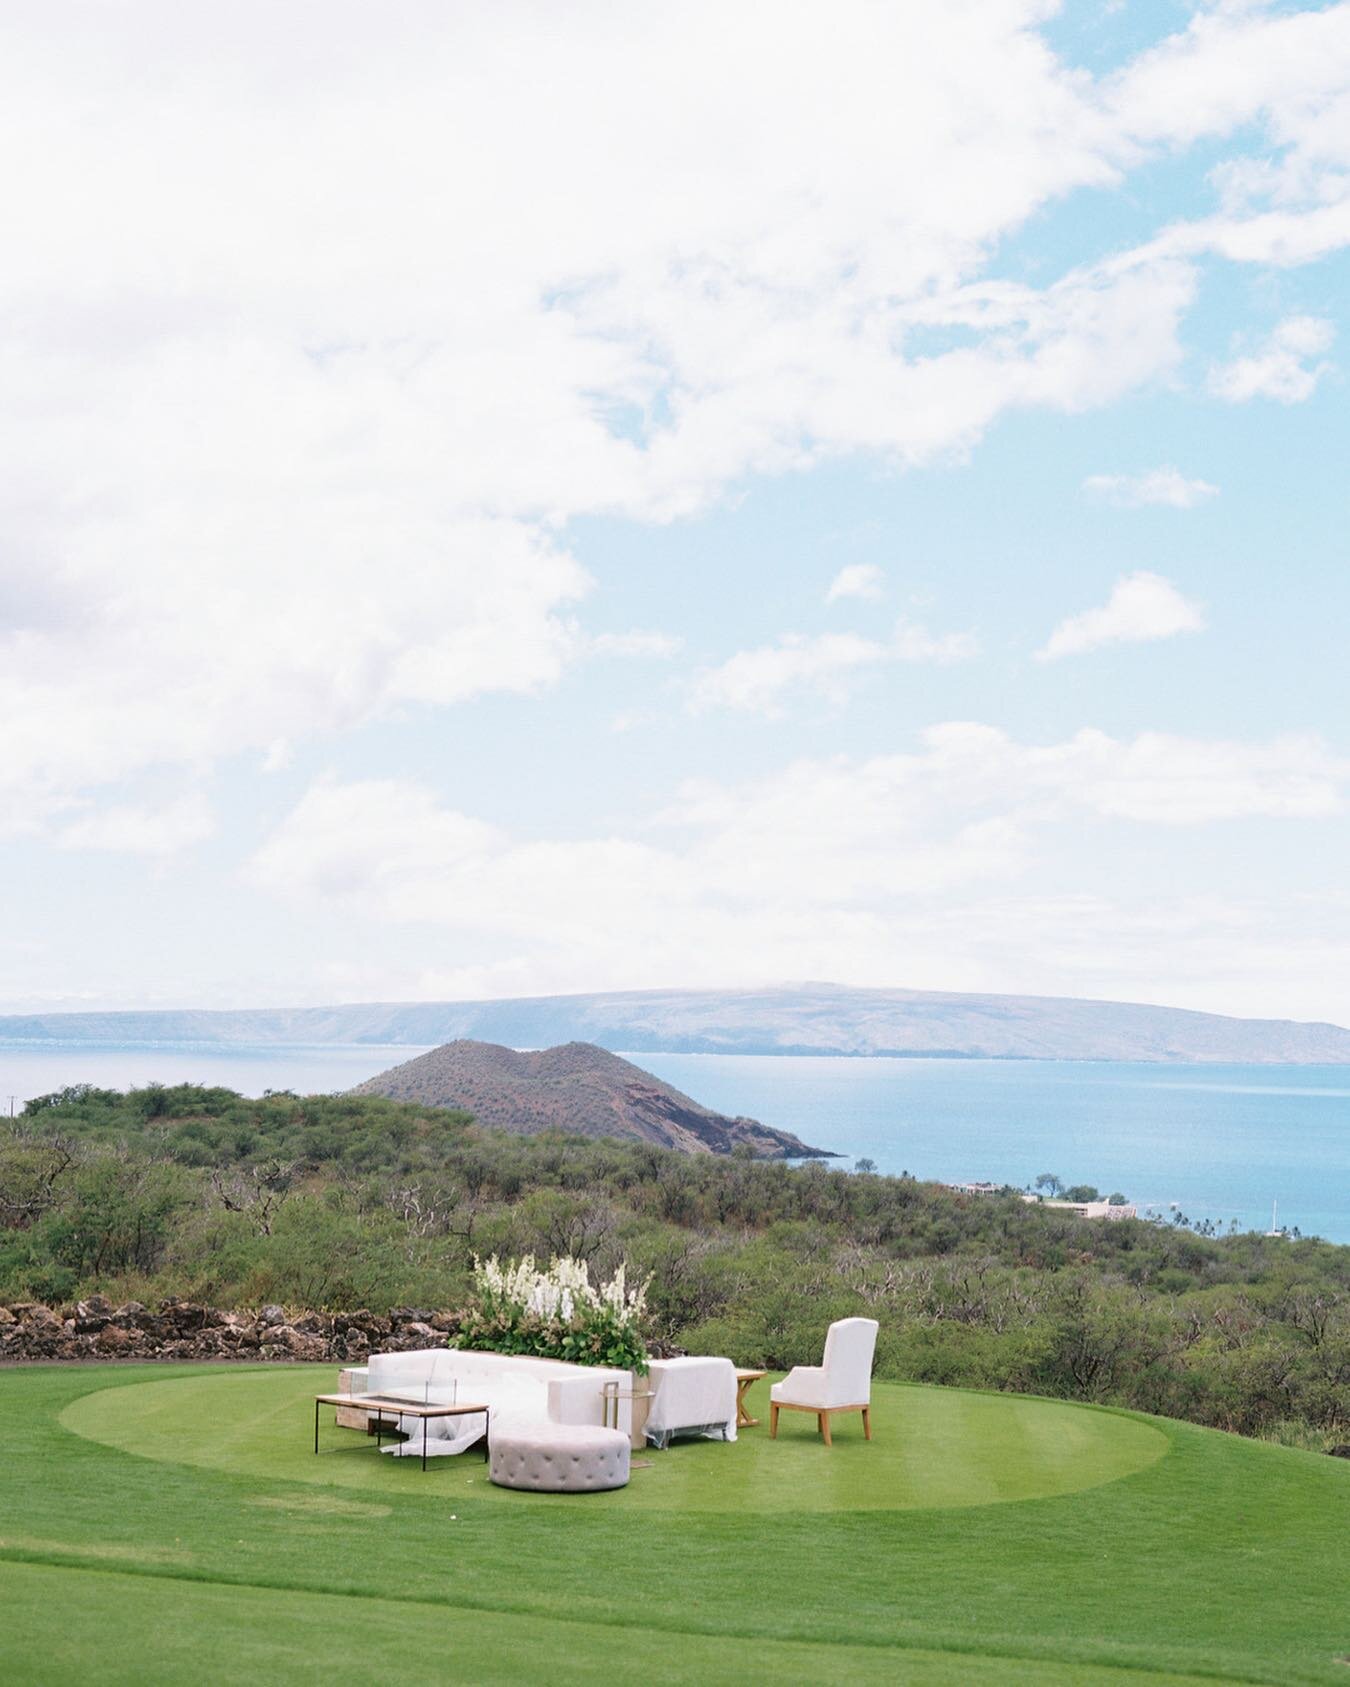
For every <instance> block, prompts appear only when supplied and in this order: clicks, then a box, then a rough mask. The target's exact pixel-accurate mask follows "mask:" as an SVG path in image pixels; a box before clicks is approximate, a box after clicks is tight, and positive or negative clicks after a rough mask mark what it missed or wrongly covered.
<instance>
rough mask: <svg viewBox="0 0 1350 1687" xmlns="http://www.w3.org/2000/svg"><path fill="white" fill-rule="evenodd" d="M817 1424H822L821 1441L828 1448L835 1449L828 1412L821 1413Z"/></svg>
mask: <svg viewBox="0 0 1350 1687" xmlns="http://www.w3.org/2000/svg"><path fill="white" fill-rule="evenodd" d="M817 1422H818V1423H819V1424H820V1435H821V1439H822V1440H823V1441H824V1443H825V1445H826V1446H827V1447H833V1445H834V1442H833V1441H832V1440H831V1439H830V1414H829V1413H828V1412H821V1413H820V1414H819V1417H818V1418H817Z"/></svg>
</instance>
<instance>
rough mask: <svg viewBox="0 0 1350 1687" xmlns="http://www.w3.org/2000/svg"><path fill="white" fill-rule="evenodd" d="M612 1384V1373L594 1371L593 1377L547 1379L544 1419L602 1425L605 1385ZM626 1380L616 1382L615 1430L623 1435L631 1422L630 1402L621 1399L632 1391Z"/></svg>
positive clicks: (613, 1378) (628, 1381)
mask: <svg viewBox="0 0 1350 1687" xmlns="http://www.w3.org/2000/svg"><path fill="white" fill-rule="evenodd" d="M615 1380H616V1373H615V1372H613V1371H597V1372H596V1373H595V1374H594V1376H578V1377H551V1378H550V1379H549V1385H548V1415H549V1417H550V1419H551V1420H552V1421H553V1422H554V1423H591V1424H602V1423H604V1421H605V1384H606V1383H607V1382H613V1381H615ZM632 1386H633V1385H632V1382H631V1380H630V1379H628V1378H626V1377H625V1378H623V1379H622V1380H620V1381H619V1393H620V1396H621V1398H620V1400H619V1422H618V1427H619V1428H620V1429H622V1430H623V1431H624V1432H625V1433H627V1431H628V1429H629V1426H630V1424H631V1422H632V1410H633V1408H632V1402H631V1401H630V1400H626V1399H623V1398H622V1396H623V1395H625V1394H628V1393H630V1392H631V1391H632Z"/></svg>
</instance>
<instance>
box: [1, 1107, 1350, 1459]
mask: <svg viewBox="0 0 1350 1687" xmlns="http://www.w3.org/2000/svg"><path fill="white" fill-rule="evenodd" d="M494 1252H498V1253H501V1254H503V1255H506V1254H521V1253H527V1252H529V1253H535V1254H538V1255H541V1256H544V1257H547V1256H550V1255H552V1254H572V1255H575V1256H576V1257H578V1258H580V1259H583V1260H585V1261H587V1262H588V1263H589V1264H591V1265H592V1266H593V1267H594V1268H595V1269H596V1270H597V1271H599V1272H601V1273H604V1274H606V1275H608V1274H609V1273H610V1272H611V1271H612V1270H613V1269H615V1268H616V1267H617V1266H618V1265H619V1264H620V1263H624V1262H626V1264H627V1266H628V1270H629V1275H630V1278H632V1279H634V1280H637V1279H638V1278H640V1277H642V1276H645V1275H646V1274H647V1273H649V1272H650V1273H651V1274H652V1283H651V1290H650V1295H649V1308H650V1313H651V1318H652V1329H653V1335H654V1336H655V1337H656V1339H658V1340H659V1341H662V1342H666V1343H672V1344H676V1345H679V1346H684V1347H688V1348H690V1349H693V1350H701V1351H717V1352H723V1353H727V1354H730V1355H731V1356H732V1357H734V1358H735V1359H736V1360H738V1361H739V1362H741V1363H745V1364H759V1365H765V1366H769V1367H775V1368H776V1367H783V1366H787V1365H791V1364H797V1363H802V1362H811V1361H814V1360H816V1359H817V1358H818V1353H819V1346H820V1339H821V1332H822V1331H823V1329H824V1326H825V1324H826V1323H827V1322H828V1321H829V1320H830V1319H831V1318H834V1317H838V1316H842V1315H844V1314H847V1313H850V1312H857V1311H860V1310H865V1311H867V1312H868V1313H870V1314H871V1315H873V1316H875V1317H877V1318H879V1319H880V1321H881V1326H882V1334H881V1339H880V1342H879V1345H878V1372H879V1374H881V1375H883V1376H889V1377H893V1378H898V1379H908V1380H916V1381H930V1382H943V1383H962V1384H969V1385H971V1386H975V1387H985V1388H1004V1389H1014V1390H1022V1391H1032V1392H1037V1393H1043V1394H1052V1395H1058V1396H1062V1397H1065V1398H1070V1399H1078V1400H1093V1401H1103V1402H1115V1403H1120V1404H1125V1405H1131V1406H1136V1407H1139V1408H1142V1409H1144V1410H1147V1411H1153V1412H1161V1413H1164V1414H1168V1415H1171V1416H1175V1417H1184V1418H1190V1419H1192V1420H1194V1421H1196V1422H1199V1423H1205V1424H1213V1425H1218V1426H1220V1427H1224V1428H1228V1429H1233V1430H1237V1431H1240V1432H1242V1433H1244V1434H1253V1435H1266V1436H1271V1437H1274V1438H1277V1439H1283V1440H1288V1441H1293V1442H1297V1443H1299V1444H1303V1445H1308V1446H1320V1445H1329V1444H1331V1443H1332V1442H1335V1441H1344V1440H1346V1439H1350V1434H1348V1433H1347V1426H1348V1425H1350V1248H1341V1247H1334V1246H1332V1245H1330V1244H1328V1243H1323V1242H1318V1241H1314V1240H1306V1239H1305V1240H1298V1239H1287V1238H1267V1237H1263V1236H1258V1235H1255V1234H1245V1235H1237V1236H1227V1237H1218V1236H1203V1235H1198V1234H1196V1233H1195V1232H1194V1231H1193V1230H1192V1229H1190V1228H1188V1227H1186V1226H1185V1225H1184V1224H1177V1225H1172V1226H1166V1227H1164V1226H1159V1225H1153V1224H1145V1223H1143V1222H1137V1221H1130V1220H1125V1221H1119V1222H1114V1223H1100V1222H1099V1223H1085V1222H1083V1221H1082V1220H1079V1219H1077V1218H1075V1217H1073V1216H1072V1215H1068V1214H1064V1213H1057V1212H1054V1211H1050V1210H1047V1209H1045V1208H1039V1207H1034V1206H1028V1205H1026V1204H1024V1203H1023V1202H1021V1201H1020V1200H1018V1199H1017V1198H1016V1196H1015V1195H1011V1194H1009V1195H1004V1196H992V1197H988V1196H986V1197H981V1196H970V1197H967V1196H961V1195H956V1194H953V1193H952V1192H950V1191H947V1190H944V1189H942V1188H940V1187H939V1186H936V1185H931V1184H922V1183H919V1182H917V1181H915V1180H914V1179H911V1178H905V1177H902V1178H890V1177H879V1176H876V1175H871V1174H859V1173H856V1172H854V1173H847V1172H842V1171H830V1170H827V1169H825V1168H824V1167H823V1166H821V1165H819V1164H807V1165H804V1166H800V1167H789V1166H785V1165H782V1164H781V1163H770V1162H764V1161H757V1160H753V1159H749V1158H740V1157H732V1158H719V1157H714V1156H685V1155H680V1154H675V1153H671V1152H668V1151H666V1150H662V1149H658V1148H653V1147H649V1146H647V1145H645V1144H634V1143H623V1142H610V1141H596V1140H578V1139H575V1138H567V1137H562V1136H552V1135H550V1136H541V1137H533V1138H522V1137H514V1136H508V1135H503V1134H497V1133H492V1132H487V1131H484V1130H481V1129H479V1128H478V1127H477V1126H475V1125H474V1124H473V1122H472V1121H471V1120H470V1119H469V1118H467V1117H466V1116H465V1115H464V1114H460V1113H454V1112H450V1111H445V1110H439V1109H434V1108H422V1107H417V1106H414V1105H410V1104H404V1103H397V1102H390V1101H384V1100H381V1099H377V1098H373V1097H364V1096H363V1097H352V1096H345V1097H344V1096H336V1097H303V1098H302V1097H298V1096H294V1095H291V1094H271V1095H267V1096H264V1097H263V1098H262V1099H260V1100H247V1099H245V1098H242V1097H240V1096H238V1095H236V1094H234V1093H233V1092H232V1091H230V1090H225V1089H204V1088H198V1087H195V1086H180V1087H177V1088H158V1087H152V1088H149V1089H143V1090H134V1091H132V1092H131V1093H130V1094H127V1095H122V1094H121V1093H119V1092H117V1091H112V1090H97V1089H90V1088H85V1087H81V1088H78V1089H72V1090H66V1091H62V1092H60V1093H58V1094H56V1095H53V1096H48V1097H44V1098H42V1099H41V1100H40V1101H36V1102H32V1103H30V1104H29V1106H28V1108H27V1110H26V1111H25V1113H24V1115H23V1117H22V1118H21V1119H19V1120H16V1121H13V1123H12V1124H10V1125H9V1126H7V1128H6V1129H5V1130H4V1132H3V1134H0V1300H5V1299H9V1300H17V1299H20V1298H33V1299H40V1300H46V1301H49V1302H62V1301H70V1300H72V1299H73V1298H75V1297H76V1296H77V1295H80V1294H82V1293H85V1292H89V1291H92V1290H95V1289H97V1290H100V1291H102V1292H103V1293H105V1294H108V1295H110V1296H113V1297H115V1298H135V1299H139V1300H142V1301H147V1302H154V1301H157V1300H159V1299H161V1298H162V1297H164V1296H167V1295H170V1294H176V1295H184V1296H188V1297H190V1298H193V1299H197V1300H204V1301H209V1302H211V1303H213V1304H216V1305H221V1306H232V1305H240V1306H243V1305H258V1304H260V1303H261V1302H263V1301H269V1300H272V1301H280V1302H283V1303H289V1304H291V1305H300V1306H308V1307H311V1308H315V1309H324V1310H341V1309H347V1310H350V1309H354V1308H356V1307H368V1308H371V1309H373V1310H376V1311H379V1310H384V1309H387V1308H388V1307H390V1306H393V1305H414V1306H423V1307H444V1306H454V1305H457V1304H459V1303H460V1301H461V1300H462V1298H463V1296H464V1294H465V1291H466V1289H467V1286H468V1283H469V1279H470V1274H471V1270H472V1264H473V1258H474V1256H475V1255H476V1254H480V1255H485V1254H490V1253H494Z"/></svg>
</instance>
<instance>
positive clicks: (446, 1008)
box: [0, 984, 1350, 1065]
mask: <svg viewBox="0 0 1350 1687" xmlns="http://www.w3.org/2000/svg"><path fill="white" fill-rule="evenodd" d="M458 1038H475V1039H480V1040H484V1041H488V1042H494V1043H500V1044H505V1045H507V1046H509V1047H511V1048H517V1049H521V1048H526V1049H529V1048H536V1049H537V1048H545V1047H549V1046H552V1045H554V1044H559V1043H568V1042H589V1043H595V1044H598V1045H599V1046H600V1047H601V1048H605V1049H610V1050H615V1051H620V1052H622V1053H626V1054H658V1053H662V1054H822V1055H891V1056H923V1055H927V1056H938V1055H941V1056H948V1057H959V1058H963V1059H986V1060H1125V1061H1174V1062H1219V1063H1224V1062H1231V1063H1233V1064H1251V1065H1340V1064H1350V1030H1346V1029H1345V1028H1344V1027H1342V1026H1339V1025H1325V1024H1307V1023H1302V1022H1300V1021H1297V1020H1288V1019H1235V1018H1230V1017H1228V1016H1226V1015H1223V1014H1216V1013H1197V1012H1193V1011H1190V1010H1188V1009H1185V1008H1166V1007H1150V1006H1148V1005H1146V1004H1143V1003H1137V1002H1095V1001H1081V1000H1078V999H1077V998H1074V997H1059V996H991V995H964V994H957V993H954V992H950V991H934V990H890V989H887V990H878V989H853V988H850V987H848V986H845V985H840V984H787V985H778V986H774V987H771V988H766V989H758V990H628V991H614V992H609V993H602V994H596V995H577V996H530V997H519V998H516V999H513V1000H505V1001H480V1002H374V1003H360V1004H353V1005H348V1006H338V1007H318V1008H253V1009H240V1010H237V1011H213V1010H205V1009H203V1010H193V1009H184V1010H175V1011H155V1012H145V1013H125V1012H122V1013H47V1014H24V1015H17V1014H11V1015H8V1016H5V1017H0V1040H11V1041H22V1042H35V1041H38V1042H46V1041H62V1042H64V1041H69V1042H199V1043H216V1044H235V1045H240V1044H244V1045H253V1046H267V1045H271V1044H279V1043H287V1044H296V1043H345V1044H359V1043H378V1044H384V1045H393V1046H398V1045H408V1046H416V1047H421V1048H426V1047H427V1046H429V1045H431V1044H439V1043H446V1042H451V1041H454V1040H455V1039H458Z"/></svg>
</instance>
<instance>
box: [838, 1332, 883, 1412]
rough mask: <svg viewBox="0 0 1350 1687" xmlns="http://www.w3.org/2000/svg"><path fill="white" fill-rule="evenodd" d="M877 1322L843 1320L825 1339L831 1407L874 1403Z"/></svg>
mask: <svg viewBox="0 0 1350 1687" xmlns="http://www.w3.org/2000/svg"><path fill="white" fill-rule="evenodd" d="M879 1328H880V1326H879V1325H878V1323H877V1321H876V1319H875V1318H840V1319H839V1320H838V1322H837V1323H834V1324H831V1325H830V1329H829V1334H828V1335H827V1336H826V1337H825V1361H824V1370H825V1392H826V1395H827V1397H828V1398H827V1403H828V1404H829V1405H831V1406H866V1405H869V1404H870V1403H871V1399H872V1355H873V1353H874V1352H875V1351H876V1345H877V1330H878V1329H879Z"/></svg>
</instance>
